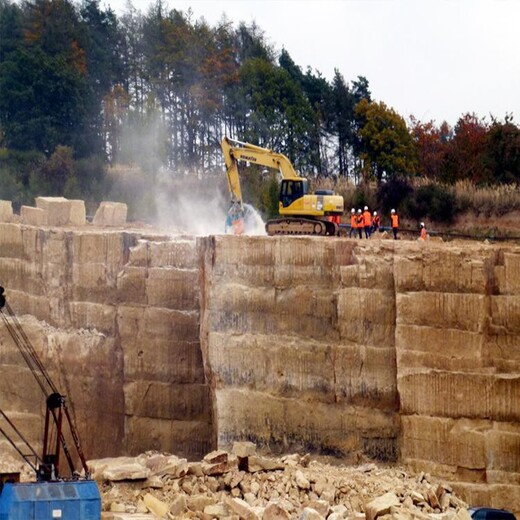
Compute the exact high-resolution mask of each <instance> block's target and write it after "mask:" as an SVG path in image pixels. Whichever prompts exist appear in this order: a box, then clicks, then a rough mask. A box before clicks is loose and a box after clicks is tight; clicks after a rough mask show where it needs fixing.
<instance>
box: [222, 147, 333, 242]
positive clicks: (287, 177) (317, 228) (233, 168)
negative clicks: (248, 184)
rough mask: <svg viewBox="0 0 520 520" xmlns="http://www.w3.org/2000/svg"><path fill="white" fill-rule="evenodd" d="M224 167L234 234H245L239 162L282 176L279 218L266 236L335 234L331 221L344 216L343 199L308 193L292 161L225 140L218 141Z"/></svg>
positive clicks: (328, 193)
mask: <svg viewBox="0 0 520 520" xmlns="http://www.w3.org/2000/svg"><path fill="white" fill-rule="evenodd" d="M221 148H222V153H223V155H224V161H225V164H226V174H227V180H228V188H229V193H230V195H231V205H230V209H229V213H228V215H229V219H230V220H231V221H232V223H233V228H234V231H235V234H241V233H242V232H243V231H244V203H243V199H242V189H241V187H240V176H239V170H238V163H239V162H240V161H244V162H249V163H253V164H258V165H261V166H264V167H266V168H272V169H274V170H277V171H278V172H279V173H280V174H281V176H282V182H281V184H280V195H279V202H278V212H279V214H280V218H276V219H271V220H268V221H267V223H266V231H267V234H268V235H291V234H292V235H337V233H338V225H337V222H334V221H333V220H334V219H335V218H339V216H341V215H342V214H343V197H342V196H341V195H335V194H334V193H333V192H332V191H330V190H321V191H316V192H315V193H314V194H312V193H309V183H308V180H307V179H305V178H303V177H300V176H299V175H298V174H297V173H296V171H295V169H294V167H293V165H292V163H291V161H290V160H289V159H288V158H287V157H286V156H285V155H283V154H281V153H277V152H274V151H272V150H269V149H267V148H261V147H260V146H256V145H253V144H250V143H243V142H241V141H236V140H232V139H230V138H229V137H224V139H223V140H222V142H221Z"/></svg>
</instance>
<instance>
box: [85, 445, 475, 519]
mask: <svg viewBox="0 0 520 520" xmlns="http://www.w3.org/2000/svg"><path fill="white" fill-rule="evenodd" d="M89 467H90V468H91V470H92V474H93V477H94V478H95V479H96V480H97V481H98V482H99V484H100V489H101V494H102V503H103V511H104V512H103V516H102V518H103V520H132V519H133V520H145V519H149V520H152V519H157V518H159V519H180V518H194V519H200V520H212V519H234V520H256V519H258V520H260V519H261V520H285V519H292V518H294V519H301V520H321V519H327V520H340V519H359V520H362V519H366V520H375V519H376V518H378V519H381V520H384V519H390V518H392V519H401V520H408V519H424V520H427V519H432V520H433V519H435V520H466V519H468V518H469V515H468V513H467V509H466V507H467V506H466V504H465V503H464V502H463V501H462V500H460V499H459V498H457V497H456V496H455V494H454V493H453V492H452V489H451V487H450V486H449V485H447V484H445V483H442V482H440V481H437V480H435V479H433V478H431V477H430V476H429V475H428V474H424V473H421V474H418V475H411V474H408V473H407V472H405V471H404V470H402V469H398V468H382V467H379V466H376V465H375V464H373V463H365V464H363V465H359V466H332V465H329V464H325V463H322V462H319V461H317V460H312V459H311V457H310V455H308V454H307V455H304V456H300V455H298V454H290V455H286V456H283V457H280V458H276V459H273V458H269V457H265V456H262V455H259V454H257V453H256V446H255V445H254V444H253V443H249V442H237V443H235V444H234V445H233V450H232V453H228V452H227V451H223V450H218V451H214V452H211V453H209V454H208V455H206V457H204V459H203V460H202V461H201V462H187V460H186V459H181V458H178V457H176V456H174V455H167V454H161V453H158V452H147V453H145V454H142V455H140V456H138V457H119V458H115V459H100V460H95V461H90V462H89Z"/></svg>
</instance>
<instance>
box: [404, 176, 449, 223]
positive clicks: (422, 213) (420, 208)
mask: <svg viewBox="0 0 520 520" xmlns="http://www.w3.org/2000/svg"><path fill="white" fill-rule="evenodd" d="M405 207H406V213H408V214H409V216H410V217H412V218H414V219H416V220H422V219H423V218H425V217H428V218H429V219H430V220H432V221H434V222H446V223H451V222H453V219H454V217H455V214H456V213H457V201H456V198H455V194H454V192H453V190H452V189H451V188H447V187H445V186H443V185H441V184H427V185H424V186H419V187H418V188H417V189H416V190H414V191H413V192H412V193H410V195H409V197H408V199H407V200H406V203H405Z"/></svg>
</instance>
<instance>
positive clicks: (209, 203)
mask: <svg viewBox="0 0 520 520" xmlns="http://www.w3.org/2000/svg"><path fill="white" fill-rule="evenodd" d="M222 180H223V179H222V177H220V176H219V177H216V178H214V177H210V178H208V179H200V178H198V177H197V176H193V177H191V176H187V178H185V179H179V180H178V181H177V182H175V183H171V182H168V180H167V179H165V178H164V177H163V178H162V179H161V180H160V182H158V183H157V184H156V187H157V189H156V193H155V205H156V212H157V225H158V226H159V227H160V228H161V229H164V230H166V231H168V233H171V234H174V235H178V234H186V235H195V236H208V235H223V234H226V233H227V234H232V230H231V229H226V218H227V213H228V208H229V203H230V201H229V195H228V194H227V190H226V191H223V190H222V189H221V186H219V184H220V183H221V182H222ZM224 182H225V179H224ZM244 210H245V233H244V234H245V235H265V234H266V233H265V224H264V222H263V220H262V217H261V216H260V214H259V213H258V211H257V210H255V209H254V208H253V207H252V206H251V205H249V204H245V205H244Z"/></svg>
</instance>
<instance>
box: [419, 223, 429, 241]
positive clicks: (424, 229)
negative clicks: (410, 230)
mask: <svg viewBox="0 0 520 520" xmlns="http://www.w3.org/2000/svg"><path fill="white" fill-rule="evenodd" d="M427 237H428V235H427V233H426V226H425V225H424V222H421V235H420V236H419V240H422V241H425V240H426V238H427Z"/></svg>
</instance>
